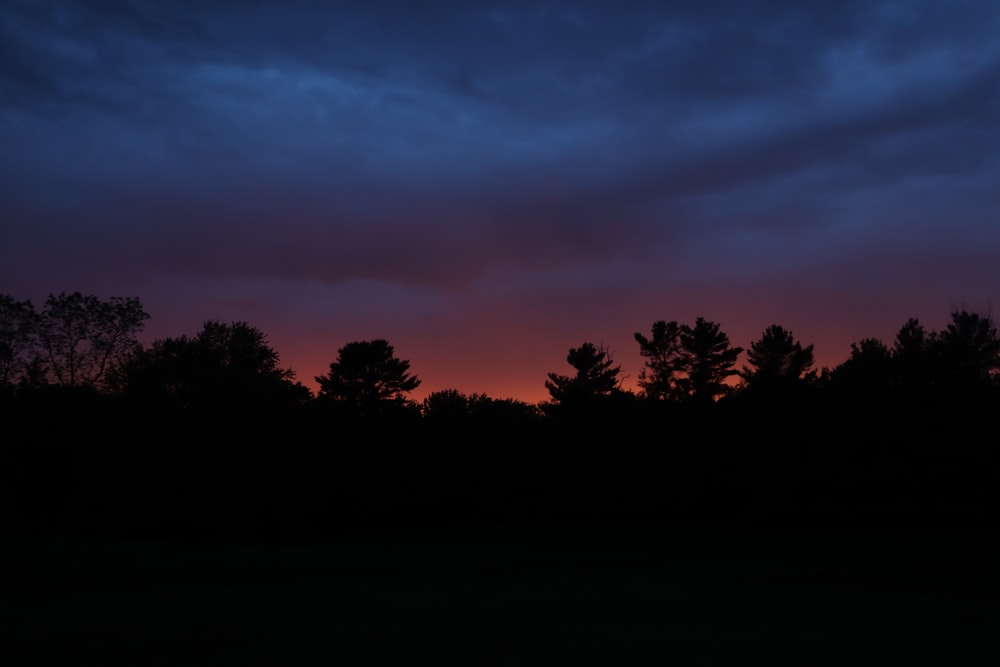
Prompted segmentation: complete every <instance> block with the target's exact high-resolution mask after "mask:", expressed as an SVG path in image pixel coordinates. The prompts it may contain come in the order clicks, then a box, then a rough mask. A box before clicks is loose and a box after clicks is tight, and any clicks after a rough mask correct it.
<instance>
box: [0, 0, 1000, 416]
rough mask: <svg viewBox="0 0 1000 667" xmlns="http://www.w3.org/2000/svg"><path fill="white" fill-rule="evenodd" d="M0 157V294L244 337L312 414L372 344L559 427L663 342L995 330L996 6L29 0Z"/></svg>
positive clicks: (999, 220) (10, 77)
mask: <svg viewBox="0 0 1000 667" xmlns="http://www.w3.org/2000/svg"><path fill="white" fill-rule="evenodd" d="M0 147H2V148H0V293H2V294H6V295H9V296H12V297H14V298H16V299H18V300H25V299H30V300H31V301H32V302H33V303H34V304H35V305H36V307H40V306H41V305H42V303H43V302H44V300H45V298H46V296H47V295H48V294H58V293H60V292H83V293H84V294H94V295H97V296H99V297H101V298H107V297H111V296H136V297H138V298H139V299H140V300H141V302H142V304H143V306H144V307H145V310H146V311H147V312H148V313H149V314H150V316H151V318H150V320H149V321H148V322H147V326H146V328H145V330H144V332H143V335H142V339H143V340H144V341H146V342H151V341H152V340H154V339H157V338H165V337H170V336H179V335H182V334H184V335H193V334H195V333H197V332H198V331H199V330H200V329H201V326H202V324H203V323H204V322H205V321H207V320H219V321H223V322H236V321H241V322H244V321H245V322H249V323H250V324H251V325H253V326H255V327H257V328H259V329H261V330H262V331H263V332H264V333H265V334H266V335H267V336H268V340H269V342H270V344H271V345H272V346H273V347H274V348H275V349H276V350H277V351H278V353H279V354H280V359H281V365H282V366H283V367H286V368H291V369H292V370H294V371H295V373H296V378H297V379H298V380H300V381H302V382H303V383H304V384H306V385H307V386H310V387H311V388H313V389H315V387H316V383H315V380H314V378H315V376H317V375H323V374H325V373H327V372H328V371H329V365H330V362H332V361H334V360H335V359H336V357H337V350H338V349H339V348H341V347H342V346H343V345H345V344H346V343H348V342H352V341H356V340H371V339H375V338H385V339H386V340H388V341H389V342H390V344H392V345H393V347H394V349H395V352H396V354H397V356H399V357H400V358H403V359H407V360H409V361H410V364H411V371H412V372H413V373H414V374H416V375H417V376H418V377H419V378H420V379H421V380H422V384H421V386H420V387H419V389H418V390H417V391H416V392H414V393H413V397H414V398H417V399H419V398H421V397H423V396H425V395H426V394H428V393H430V392H432V391H439V390H443V389H457V390H459V391H462V392H465V393H485V394H487V395H489V396H492V397H496V398H516V399H519V400H524V401H529V402H534V401H538V400H544V399H546V398H547V397H548V394H547V392H546V390H545V387H544V382H545V380H546V376H547V373H549V372H558V373H562V374H571V373H572V369H571V368H570V366H569V365H568V364H567V363H566V355H567V353H568V351H569V349H570V348H571V347H578V346H579V345H580V344H582V343H584V342H593V343H595V344H601V345H605V346H606V347H607V349H608V350H609V351H610V352H611V354H612V357H613V358H614V360H615V361H616V362H618V363H619V364H620V365H621V366H622V370H623V373H624V375H625V384H624V386H625V387H626V388H630V387H634V383H635V381H636V379H637V377H638V374H639V371H640V370H641V367H642V358H641V357H640V355H639V350H638V344H637V343H636V342H635V339H634V334H635V333H636V332H642V333H644V334H648V333H649V331H650V328H651V326H652V324H653V323H654V322H655V321H657V320H667V321H670V320H676V321H678V322H681V323H693V322H694V320H695V318H697V317H704V318H706V319H708V320H711V321H713V322H716V323H718V324H720V326H721V329H722V331H723V332H725V333H726V334H727V335H728V336H729V338H730V340H731V342H732V344H733V345H738V346H740V347H743V348H746V347H748V346H749V344H750V343H751V342H752V341H753V340H756V339H758V338H759V337H760V336H761V334H762V333H763V331H764V329H765V328H766V327H767V326H769V325H771V324H780V325H781V326H783V327H784V328H786V329H788V330H790V331H791V332H792V333H793V335H794V336H795V337H796V339H798V340H800V341H801V342H802V343H803V344H812V345H814V350H815V354H816V359H817V367H818V368H822V367H824V366H825V367H834V366H836V365H837V364H839V363H841V362H842V361H843V360H845V359H846V358H847V357H848V355H849V354H850V344H851V343H852V342H856V341H860V340H861V339H863V338H868V337H874V338H879V339H881V340H883V341H886V342H890V343H891V341H892V339H893V337H894V336H895V333H896V332H897V331H898V329H899V328H900V327H901V326H902V325H903V323H904V322H905V321H906V320H908V319H909V318H911V317H915V318H917V319H919V320H920V321H921V322H923V323H924V324H925V325H926V326H927V327H928V328H930V329H934V330H937V329H940V328H943V327H944V326H945V325H946V323H947V320H948V317H949V314H950V312H951V311H952V310H954V309H956V308H967V309H973V310H980V311H990V309H991V308H995V307H996V304H998V303H1000V261H998V256H1000V3H997V2H993V1H991V0H986V1H976V2H968V1H964V0H942V1H921V0H906V1H898V2H897V1H879V0H864V1H861V2H852V1H850V0H846V1H838V2H828V1H825V0H824V1H819V2H809V1H806V0H802V1H794V2H793V1H789V2H754V1H739V2H738V1H735V0H733V1H729V0H714V1H713V2H704V1H695V2H628V3H625V2H531V3H529V2H520V3H518V2H495V3H493V2H459V1H455V2H433V1H431V2H419V3H417V2H402V1H400V2H378V1H377V0H376V1H373V2H355V3H339V2H323V3H320V2H316V3H307V2H296V1H294V0H293V1H289V0H284V1H278V2H267V1H262V2H249V1H248V2H207V1H206V2H196V1H180V0H149V1H136V2H126V1H114V0H108V1H102V2H97V1H94V2H84V1H67V2H46V1H44V0H41V1H38V0H36V1H24V0H5V2H4V3H3V6H2V8H0ZM741 363H742V362H741Z"/></svg>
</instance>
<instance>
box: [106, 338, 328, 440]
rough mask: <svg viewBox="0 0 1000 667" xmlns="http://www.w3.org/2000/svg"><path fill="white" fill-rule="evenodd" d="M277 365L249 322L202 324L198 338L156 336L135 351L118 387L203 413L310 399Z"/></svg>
mask: <svg viewBox="0 0 1000 667" xmlns="http://www.w3.org/2000/svg"><path fill="white" fill-rule="evenodd" d="M293 378H294V373H293V371H291V370H290V369H285V368H282V367H281V366H280V365H279V357H278V353H277V352H276V351H275V350H274V348H272V347H271V346H270V344H269V343H268V340H267V336H266V335H265V334H264V332H262V331H261V330H260V329H258V328H256V327H253V326H251V325H250V324H249V323H247V322H233V323H231V324H225V323H222V322H218V321H215V320H209V321H207V322H205V323H204V325H203V326H202V329H201V331H199V332H198V334H196V335H195V336H194V337H188V336H179V337H176V338H164V339H159V340H156V341H153V343H152V345H151V346H150V347H149V348H142V349H139V350H137V351H135V352H134V353H133V355H132V356H131V358H130V359H129V361H128V362H127V363H126V364H124V365H123V366H122V369H121V372H120V373H119V374H118V376H117V380H116V385H117V388H118V391H119V392H121V393H122V394H124V395H126V396H128V397H130V398H133V399H140V400H143V401H145V402H146V403H151V402H154V401H155V402H157V403H159V404H160V405H161V406H162V407H167V406H169V407H171V408H173V409H180V410H184V411H187V412H189V413H191V414H193V415H197V416H198V417H199V418H216V417H218V418H223V417H224V415H225V414H231V413H233V412H236V413H238V414H239V415H240V418H241V419H242V418H246V419H250V420H251V421H257V420H258V419H259V418H260V417H262V416H263V414H264V413H269V411H270V410H274V409H280V408H281V407H282V406H285V407H287V406H288V405H292V404H299V403H302V402H304V401H305V400H306V399H308V398H309V390H308V389H307V388H306V387H305V386H303V385H302V384H299V383H296V382H294V380H293Z"/></svg>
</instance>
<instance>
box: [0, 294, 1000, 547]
mask: <svg viewBox="0 0 1000 667" xmlns="http://www.w3.org/2000/svg"><path fill="white" fill-rule="evenodd" d="M148 319H149V315H148V314H147V313H146V312H145V310H144V308H143V306H142V304H141V302H140V300H139V299H138V298H135V297H128V298H125V297H112V298H110V299H100V298H98V297H96V296H93V295H83V294H81V293H78V292H77V293H69V294H67V293H61V294H59V295H54V294H53V295H49V297H48V299H47V300H46V301H45V303H44V304H43V305H42V307H41V308H40V309H36V308H35V307H34V306H33V304H32V303H31V302H30V301H18V300H16V299H15V298H13V297H10V296H6V295H0V408H2V410H3V421H4V423H5V425H6V426H5V430H6V432H7V433H8V434H9V436H10V437H8V438H5V440H6V445H5V446H4V448H3V452H2V457H3V458H2V460H0V464H2V473H0V474H2V476H3V478H2V480H0V481H2V482H3V488H4V493H5V494H7V497H6V501H7V502H6V503H5V507H6V508H7V509H6V510H5V511H4V514H3V518H4V519H5V522H6V523H7V525H8V528H11V529H17V530H32V529H41V527H46V526H47V527H51V528H60V529H67V528H68V527H74V528H75V529H78V530H105V531H119V532H122V531H124V532H139V533H149V534H161V533H163V534H199V535H218V534H240V535H246V534H255V535H257V534H262V533H268V534H286V533H289V532H291V533H293V534H295V535H305V534H317V533H318V534H326V533H327V532H329V531H331V530H334V529H335V528H334V527H338V526H339V527H345V526H358V525H369V524H372V523H385V522H389V523H392V522H401V521H406V522H412V521H487V520H536V519H561V520H572V519H594V518H604V519H639V518H643V519H650V520H657V521H695V522H706V521H715V522H717V521H723V522H736V523H740V522H750V523H759V522H786V523H787V522H795V521H801V522H806V521H813V522H828V523H833V524H837V523H843V524H853V523H859V522H860V523H865V522H879V521H893V522H918V523H919V522H923V523H928V522H929V523H942V522H943V523H949V522H950V523H955V522H958V523H974V524H984V523H985V524H990V523H991V522H993V521H995V518H996V512H995V509H996V506H997V502H996V498H997V494H996V489H997V486H998V485H997V482H998V481H1000V474H998V472H1000V469H998V458H997V449H996V441H995V435H994V433H995V429H991V427H989V426H988V425H989V424H990V423H991V422H990V421H989V420H990V416H991V415H992V414H993V411H995V410H996V408H997V407H998V406H1000V336H998V333H997V328H996V325H995V323H994V322H993V320H992V318H991V317H990V316H989V314H988V313H980V312H975V311H970V310H965V309H956V310H953V311H952V312H951V314H950V319H949V321H948V323H947V325H946V326H945V328H944V329H942V330H940V331H935V330H930V329H928V328H926V327H925V326H924V325H923V324H922V323H921V322H919V321H918V320H916V319H910V320H908V321H906V322H905V323H904V324H903V325H902V326H901V327H900V329H899V330H898V332H897V334H896V336H895V338H894V340H892V341H890V342H889V343H885V342H883V341H880V340H878V339H875V338H867V339H863V340H860V341H857V342H855V343H853V344H852V345H851V352H850V356H849V357H848V358H847V359H846V360H845V361H844V362H843V363H841V364H840V365H838V366H836V367H834V368H832V369H827V368H823V369H816V368H815V367H814V366H815V359H814V354H813V346H812V345H809V344H803V342H801V341H799V340H797V339H796V338H795V337H794V335H793V334H792V332H791V331H789V330H787V329H785V328H784V327H782V326H781V325H778V324H773V325H771V326H768V327H767V328H766V329H765V330H764V331H763V332H762V334H761V336H760V337H759V338H758V339H756V340H754V341H752V342H751V343H750V344H749V346H748V347H747V348H746V350H745V352H746V355H745V360H746V362H745V365H743V366H742V367H740V368H737V363H738V360H739V358H740V355H741V354H742V353H743V352H744V349H743V348H741V347H738V346H735V345H733V344H732V343H731V342H730V340H729V337H728V336H727V335H726V334H725V333H724V331H722V329H721V326H720V324H719V323H716V322H712V321H709V320H706V319H704V318H700V317H699V318H697V319H695V321H694V322H692V323H681V322H678V321H667V320H659V321H655V322H653V323H652V325H651V327H650V330H649V331H648V332H635V334H634V338H635V341H636V344H637V345H638V347H639V351H640V354H641V355H642V358H643V360H644V364H643V367H642V370H641V372H640V374H639V377H638V389H637V391H628V390H625V389H623V387H622V379H623V376H622V370H621V367H620V365H619V364H617V363H616V362H615V360H614V359H613V355H612V354H611V352H610V351H609V350H608V349H607V348H606V347H605V346H603V345H601V344H596V343H594V342H586V341H585V342H583V343H582V344H580V345H579V346H577V347H573V348H570V349H569V351H568V354H567V356H566V360H565V361H566V363H567V364H568V366H569V368H570V369H572V370H570V371H568V372H566V373H562V372H558V371H553V372H549V373H547V374H546V376H545V378H544V380H543V381H544V384H545V387H546V388H547V390H548V392H549V395H550V400H548V401H544V402H542V403H539V404H528V403H524V402H521V401H518V400H515V399H498V398H494V397H490V396H487V395H485V394H471V395H469V394H465V393H463V392H460V391H457V390H454V389H447V390H442V391H436V392H433V393H431V394H429V395H427V396H426V397H425V398H424V399H423V400H422V401H419V402H418V401H414V400H412V399H411V398H410V394H411V392H413V391H414V390H415V389H416V388H417V387H418V386H419V385H420V382H421V380H420V378H419V377H418V376H417V375H416V374H415V373H414V372H413V371H412V370H411V368H410V363H409V361H408V360H405V359H402V358H400V357H399V356H397V354H396V352H395V350H394V348H393V346H392V345H391V344H390V343H389V342H388V341H387V340H385V339H374V340H364V341H352V342H349V343H347V344H345V345H343V346H342V347H340V348H339V349H338V350H337V355H336V358H335V359H334V360H333V361H332V362H331V363H330V366H329V371H328V372H327V373H326V374H324V375H322V376H319V377H317V378H316V381H317V383H318V386H319V390H318V392H317V393H316V394H315V395H314V394H313V393H312V392H311V391H310V390H309V389H308V388H307V387H305V386H304V385H303V384H301V383H300V382H298V381H297V380H296V379H295V375H294V373H293V371H292V370H291V369H288V368H284V367H282V366H281V364H280V359H279V355H278V353H277V351H276V350H275V349H274V348H273V347H272V346H271V345H270V344H269V342H268V339H267V336H266V335H265V334H264V332H262V331H261V330H259V329H257V328H256V327H254V326H252V325H251V324H250V323H248V322H231V323H223V322H220V321H208V322H205V323H204V325H203V327H202V329H201V330H200V331H198V332H196V333H195V334H193V335H181V336H176V337H168V338H163V339H158V340H154V341H153V342H152V343H151V344H149V345H142V344H140V343H139V341H138V336H139V334H140V333H141V331H142V329H143V327H144V325H145V322H146V321H147V320H148ZM984 434H985V435H984Z"/></svg>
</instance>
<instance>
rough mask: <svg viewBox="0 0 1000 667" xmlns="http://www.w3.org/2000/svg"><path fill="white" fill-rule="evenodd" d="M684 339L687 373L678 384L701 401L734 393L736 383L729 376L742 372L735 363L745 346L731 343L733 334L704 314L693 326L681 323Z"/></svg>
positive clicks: (685, 391) (692, 397)
mask: <svg viewBox="0 0 1000 667" xmlns="http://www.w3.org/2000/svg"><path fill="white" fill-rule="evenodd" d="M680 340H681V346H682V348H683V350H684V355H685V364H686V370H687V377H686V378H683V379H681V380H679V381H678V386H679V387H681V388H682V389H683V391H684V393H685V394H686V395H687V396H688V397H689V398H690V399H691V400H693V401H695V402H698V403H705V402H711V401H714V400H715V399H716V398H719V397H720V396H724V395H726V394H728V393H730V391H731V390H732V387H731V386H729V385H728V384H727V383H726V380H728V379H729V378H730V377H732V376H734V375H738V374H739V372H738V371H736V370H734V369H733V365H734V364H735V363H736V359H737V358H738V357H739V355H740V353H741V352H743V348H741V347H732V346H730V344H729V336H727V335H726V334H725V333H723V332H722V331H721V330H720V327H719V325H718V324H717V323H715V322H710V321H708V320H706V319H704V318H702V317H699V318H697V319H696V320H695V323H694V326H693V327H691V326H687V325H683V326H682V327H681V331H680Z"/></svg>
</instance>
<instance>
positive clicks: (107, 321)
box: [36, 292, 149, 388]
mask: <svg viewBox="0 0 1000 667" xmlns="http://www.w3.org/2000/svg"><path fill="white" fill-rule="evenodd" d="M147 319H149V315H148V314H147V313H146V312H145V311H144V310H143V309H142V304H141V303H140V302H139V300H138V299H136V298H125V297H111V298H110V299H108V300H107V301H101V300H100V299H98V298H97V297H96V296H92V295H88V296H84V295H83V294H81V293H80V292H74V293H73V294H66V293H65V292H63V293H61V294H60V295H59V296H55V295H52V294H50V295H49V297H48V299H46V301H45V306H44V308H43V309H42V312H41V313H40V314H39V316H38V318H37V329H36V331H37V335H38V345H39V352H38V359H39V360H40V362H41V365H42V366H43V367H44V369H45V371H46V373H47V379H48V380H49V381H51V382H53V383H54V384H58V385H61V386H65V387H94V388H101V387H102V386H103V385H104V383H105V381H106V380H107V378H108V375H109V373H110V372H111V371H112V369H113V368H114V366H115V365H116V364H118V363H121V362H122V361H123V360H124V359H125V357H126V356H127V355H128V354H129V353H130V352H131V351H132V350H134V349H135V348H136V347H138V345H139V343H138V341H137V339H136V336H137V334H138V333H139V332H140V331H141V330H142V328H143V326H144V323H145V321H146V320H147Z"/></svg>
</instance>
